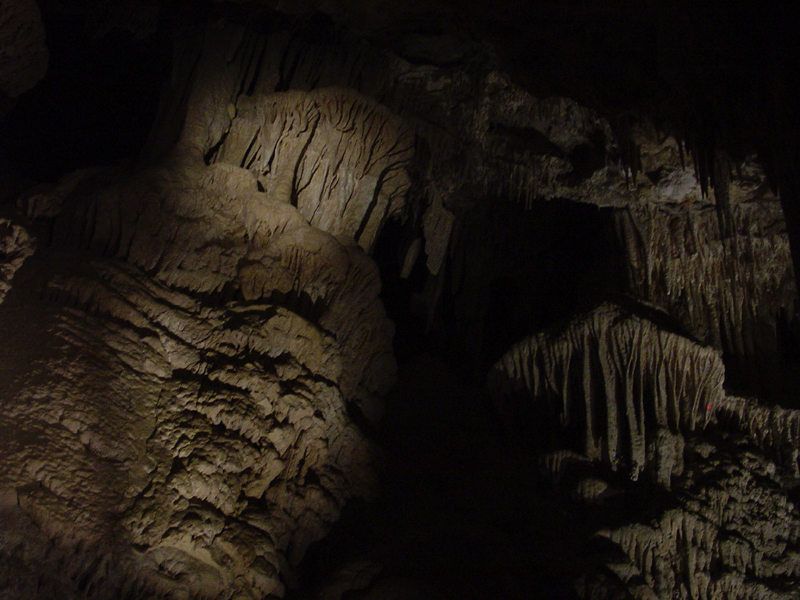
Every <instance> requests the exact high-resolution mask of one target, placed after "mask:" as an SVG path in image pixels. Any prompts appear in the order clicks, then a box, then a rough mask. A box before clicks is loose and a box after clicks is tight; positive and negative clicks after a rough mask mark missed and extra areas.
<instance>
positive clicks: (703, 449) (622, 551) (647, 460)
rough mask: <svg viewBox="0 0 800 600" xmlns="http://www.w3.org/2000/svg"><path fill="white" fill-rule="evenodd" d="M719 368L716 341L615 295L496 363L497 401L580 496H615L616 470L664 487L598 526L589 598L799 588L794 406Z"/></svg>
mask: <svg viewBox="0 0 800 600" xmlns="http://www.w3.org/2000/svg"><path fill="white" fill-rule="evenodd" d="M723 380H724V367H723V365H722V361H721V359H720V357H719V355H718V354H717V353H716V352H715V351H714V350H713V349H712V348H709V347H704V346H701V345H699V344H698V343H697V342H693V341H691V340H689V339H687V338H686V337H683V336H681V335H678V334H676V333H672V332H668V331H665V330H664V329H661V328H659V327H658V326H656V325H655V324H654V323H652V322H650V321H648V320H647V319H644V318H642V317H640V316H635V315H633V314H631V313H630V312H628V311H625V310H623V309H621V308H619V307H615V306H611V305H604V306H601V307H599V308H597V309H595V310H594V311H592V312H590V313H588V314H586V315H583V316H581V317H578V318H575V319H574V320H573V321H572V322H570V323H569V324H567V325H566V326H565V327H563V328H562V329H556V330H553V331H546V332H542V333H539V334H537V335H535V336H532V337H529V338H527V339H525V340H524V341H522V342H520V343H519V344H517V345H516V346H514V347H513V348H511V350H510V351H509V352H508V353H507V354H506V355H505V356H504V357H503V358H502V359H501V360H500V361H499V362H498V363H497V364H496V365H495V366H494V367H493V369H492V371H491V372H490V380H489V385H490V389H491V390H492V392H493V395H494V397H495V398H496V402H497V403H498V404H499V411H500V413H501V414H503V415H504V416H505V417H506V420H507V422H508V423H509V426H511V427H513V428H516V429H517V433H518V434H520V435H522V436H524V438H525V439H526V440H527V441H528V442H529V447H532V448H534V449H535V452H537V453H538V455H539V456H540V461H541V465H542V468H543V472H544V473H545V474H546V475H547V477H549V478H551V480H552V481H554V482H555V484H556V485H557V486H562V487H563V488H564V489H565V492H567V493H568V495H569V496H570V497H571V498H572V500H573V501H575V500H577V501H578V502H583V503H586V504H589V505H592V504H595V505H598V504H599V505H604V504H605V505H608V504H609V503H613V498H614V496H615V495H620V494H623V493H624V491H625V487H626V484H624V483H622V482H621V481H620V480H619V479H618V475H619V474H622V475H623V476H624V477H625V478H628V479H630V480H632V481H636V480H638V479H639V478H640V477H641V476H642V474H643V473H644V474H646V475H647V477H646V479H647V480H649V482H650V483H651V484H655V485H656V486H660V487H661V488H666V489H668V490H669V493H668V494H667V493H663V492H659V491H657V490H658V487H656V488H654V489H653V491H651V492H650V493H652V494H654V497H656V498H657V497H658V496H661V497H662V500H661V503H662V504H661V505H660V506H659V502H658V501H656V502H653V503H652V504H651V505H650V506H649V510H648V511H647V512H646V513H645V514H642V515H637V517H634V519H633V522H632V523H630V524H625V525H622V526H619V525H610V526H609V527H608V528H600V529H599V530H598V531H597V533H596V535H597V536H598V539H601V540H607V541H610V542H611V543H612V548H613V550H610V549H608V548H607V549H605V550H604V553H605V556H606V558H605V560H606V566H605V568H606V569H607V570H608V571H606V572H603V571H602V570H600V571H596V572H588V573H586V574H585V575H584V576H583V577H582V578H581V579H580V582H579V584H578V586H577V590H578V593H579V595H580V596H581V597H584V598H613V597H617V596H616V594H617V593H627V594H630V595H631V596H632V597H634V598H662V597H674V598H742V599H744V598H791V597H794V595H795V594H796V589H795V587H794V585H793V584H792V581H793V580H795V578H796V577H797V576H798V575H800V512H798V509H797V507H796V506H795V504H794V503H793V502H792V501H791V500H790V493H791V490H792V488H794V486H795V482H796V479H797V476H798V473H800V470H798V469H799V468H800V465H798V462H797V460H798V453H797V450H796V448H797V440H798V431H799V430H798V423H800V421H798V419H800V413H799V412H798V411H789V410H784V409H776V408H771V409H770V408H768V407H763V406H759V405H757V404H756V403H755V401H753V400H746V399H743V398H735V397H729V396H728V395H727V394H726V393H725V392H724V391H723ZM767 457H770V458H767ZM604 467H605V468H604ZM608 468H610V471H609V470H608ZM612 472H613V473H615V475H612V474H611V473H612ZM756 482H760V483H756ZM644 485H647V484H644ZM756 489H757V490H758V491H756ZM636 512H638V511H636ZM776 512H777V513H778V514H780V517H779V518H778V519H777V520H774V515H775V514H776ZM595 518H596V516H595ZM605 518H608V517H607V516H606V517H605ZM639 518H641V519H642V520H641V521H639V520H638V519H639ZM602 520H603V519H602V518H601V519H599V521H600V522H602ZM608 572H610V573H613V578H611V579H609V578H608ZM622 590H625V591H624V592H623V591H622Z"/></svg>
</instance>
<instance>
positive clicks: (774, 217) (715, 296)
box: [616, 202, 796, 398]
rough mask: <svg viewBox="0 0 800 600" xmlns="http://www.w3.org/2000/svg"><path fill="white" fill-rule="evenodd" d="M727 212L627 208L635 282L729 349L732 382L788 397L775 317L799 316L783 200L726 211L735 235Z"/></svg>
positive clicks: (702, 336) (630, 283) (627, 245)
mask: <svg viewBox="0 0 800 600" xmlns="http://www.w3.org/2000/svg"><path fill="white" fill-rule="evenodd" d="M718 211H719V207H717V209H714V208H713V207H711V206H709V205H695V206H691V207H680V208H679V207H671V206H629V207H628V208H626V209H624V210H620V211H618V212H617V217H616V226H617V235H618V239H619V240H620V245H621V247H622V248H623V250H624V253H625V255H626V263H627V273H626V277H627V283H626V285H627V287H628V290H629V291H630V293H631V294H632V295H634V296H635V297H637V298H640V299H642V300H644V301H646V302H649V303H652V304H654V305H656V306H659V307H661V308H663V309H664V310H666V311H667V312H668V313H670V314H671V315H673V316H674V317H675V318H676V319H677V320H678V321H680V322H681V323H682V324H683V325H684V326H685V327H686V328H687V329H688V330H689V332H690V333H691V334H692V335H694V336H695V337H697V338H698V339H699V340H701V341H702V342H703V343H705V344H709V345H712V346H714V347H716V348H717V349H719V350H721V351H722V352H723V354H724V356H725V357H726V360H727V361H728V365H727V366H728V376H729V379H730V382H731V383H733V384H734V385H736V386H739V387H741V386H749V387H748V388H747V389H749V390H750V391H751V393H760V394H765V395H767V396H772V397H778V398H781V397H785V396H786V394H787V390H786V389H784V388H783V385H784V384H783V383H782V381H781V380H780V378H779V374H778V372H777V371H778V365H779V364H780V363H781V361H782V360H784V359H783V358H782V356H781V349H780V344H779V340H778V334H777V331H778V329H779V324H778V323H777V322H776V315H778V314H781V313H782V312H783V313H789V314H794V311H795V310H796V309H795V302H796V301H795V298H796V292H795V285H794V278H793V275H792V265H791V255H790V251H789V241H788V238H787V236H786V234H785V233H782V230H783V223H782V215H781V211H780V207H779V206H777V204H776V203H775V202H759V203H743V202H739V203H736V204H731V205H730V213H728V211H727V210H725V211H723V212H724V214H730V217H731V218H732V219H733V221H732V223H730V226H731V227H733V233H732V238H729V239H728V238H725V237H724V236H723V235H721V233H720V221H719V219H720V218H722V219H723V221H725V220H727V217H725V216H720V213H719V212H718ZM723 228H724V227H723ZM733 239H735V240H736V241H735V243H734V242H733V241H732V240H733ZM787 385H788V383H787ZM789 393H791V392H789Z"/></svg>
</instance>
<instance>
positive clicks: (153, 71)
mask: <svg viewBox="0 0 800 600" xmlns="http://www.w3.org/2000/svg"><path fill="white" fill-rule="evenodd" d="M42 19H43V22H44V25H45V29H46V33H47V44H48V47H49V50H50V64H49V67H48V70H47V75H46V76H45V78H44V79H43V80H42V81H41V82H39V84H38V85H37V86H36V87H34V88H33V89H32V90H30V91H29V92H27V93H26V94H24V95H23V96H22V97H21V98H20V99H19V100H18V101H17V103H16V105H15V106H14V107H13V109H12V110H11V111H10V112H9V113H8V115H6V117H5V119H4V120H3V122H2V125H0V144H2V154H3V156H5V157H6V159H7V160H8V161H9V162H10V163H11V165H12V166H13V167H15V168H16V169H17V171H18V172H19V174H20V175H22V176H23V177H25V178H27V179H28V180H30V181H33V182H40V183H54V182H55V181H57V180H58V179H59V178H60V177H61V176H63V175H65V174H66V173H69V172H72V171H74V170H76V169H82V168H89V167H97V166H108V165H114V164H118V163H119V162H121V161H131V160H136V159H138V158H139V153H140V152H141V150H142V148H143V146H144V143H145V141H146V139H147V135H148V132H149V131H150V127H151V124H152V122H153V118H154V117H155V114H156V110H157V108H158V102H159V95H160V93H161V88H162V84H163V81H164V79H165V78H166V77H167V75H168V74H169V69H170V65H171V55H172V46H171V42H170V39H169V34H168V32H166V31H163V30H161V29H159V30H157V31H154V32H152V33H149V34H148V35H146V36H142V37H137V36H136V35H135V34H134V33H132V32H131V31H128V30H125V29H121V28H119V27H115V28H112V29H109V30H108V31H102V30H100V31H98V24H97V23H92V22H91V17H90V16H88V15H85V14H81V13H80V12H75V13H70V12H65V13H62V12H60V11H58V10H49V11H48V10H45V9H43V14H42Z"/></svg>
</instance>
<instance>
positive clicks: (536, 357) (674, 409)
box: [489, 305, 724, 480]
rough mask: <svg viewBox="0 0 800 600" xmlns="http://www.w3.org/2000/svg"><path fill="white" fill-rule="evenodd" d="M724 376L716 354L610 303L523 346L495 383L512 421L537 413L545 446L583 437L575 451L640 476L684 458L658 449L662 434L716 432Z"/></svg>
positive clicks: (495, 374)
mask: <svg viewBox="0 0 800 600" xmlns="http://www.w3.org/2000/svg"><path fill="white" fill-rule="evenodd" d="M723 377H724V370H723V366H722V361H721V359H720V357H719V356H718V355H717V354H716V353H715V352H713V351H712V350H711V349H709V348H704V347H702V346H699V345H697V344H695V343H693V342H691V341H690V340H688V339H686V338H683V337H681V336H679V335H677V334H674V333H668V332H666V331H662V330H659V329H658V328H657V327H656V326H655V325H654V324H652V323H650V322H648V321H646V320H644V319H641V318H639V317H636V316H634V315H632V314H628V313H626V312H624V311H623V310H621V309H619V308H617V307H614V306H611V305H603V306H601V307H600V308H598V309H596V310H594V311H593V312H591V313H589V314H588V315H585V316H584V317H582V318H578V319H576V320H574V321H572V322H571V323H570V324H569V325H567V326H566V327H565V328H564V329H562V330H558V331H555V332H544V333H540V334H537V335H534V336H532V337H530V338H527V339H526V340H524V341H523V342H520V343H519V344H517V345H515V346H514V347H513V348H512V349H511V350H510V351H509V352H508V353H507V354H506V355H505V356H504V357H503V358H502V359H501V360H500V361H499V362H498V363H497V364H496V365H495V366H494V367H493V369H492V371H491V373H490V376H489V383H490V388H491V389H492V391H493V395H494V396H495V397H496V398H497V402H498V405H499V410H500V411H501V413H502V414H504V415H505V416H506V417H507V418H508V419H509V421H510V422H514V421H515V415H517V416H520V415H526V414H527V415H532V416H531V417H529V419H528V423H527V424H528V425H529V426H532V427H534V428H535V430H536V431H538V432H539V434H540V435H544V436H546V438H544V439H541V440H539V442H540V443H543V444H544V445H545V446H548V445H550V444H552V443H555V444H563V441H561V440H563V439H565V438H566V439H569V438H570V437H576V438H577V440H576V447H574V448H573V449H574V450H578V451H580V452H582V453H584V454H585V455H586V456H587V457H589V458H590V459H593V460H600V461H602V462H604V463H606V464H608V465H609V466H610V467H612V468H613V469H617V470H623V471H626V472H628V473H629V474H630V476H631V477H633V478H634V479H636V478H637V477H638V476H639V474H640V473H642V472H643V471H644V470H645V469H647V468H649V469H655V471H658V470H659V466H658V465H657V464H648V463H649V460H653V459H655V458H659V457H663V458H664V459H666V460H668V461H669V460H674V459H671V458H669V457H670V456H671V455H672V453H671V452H669V451H668V449H667V448H666V447H665V448H662V449H657V448H656V447H655V446H654V444H656V443H659V442H661V443H663V442H664V440H663V438H659V436H658V431H659V430H660V429H665V430H668V431H671V432H678V431H693V430H696V429H700V428H702V427H704V426H705V425H706V423H707V422H708V419H709V416H710V414H711V410H712V408H713V407H714V406H716V405H717V404H719V402H720V401H721V399H722V397H723V391H722V380H723ZM548 438H549V439H548ZM662 470H663V469H662ZM656 479H661V480H665V479H668V478H667V477H666V476H665V475H664V474H663V473H662V474H661V475H659V476H658V477H656Z"/></svg>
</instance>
